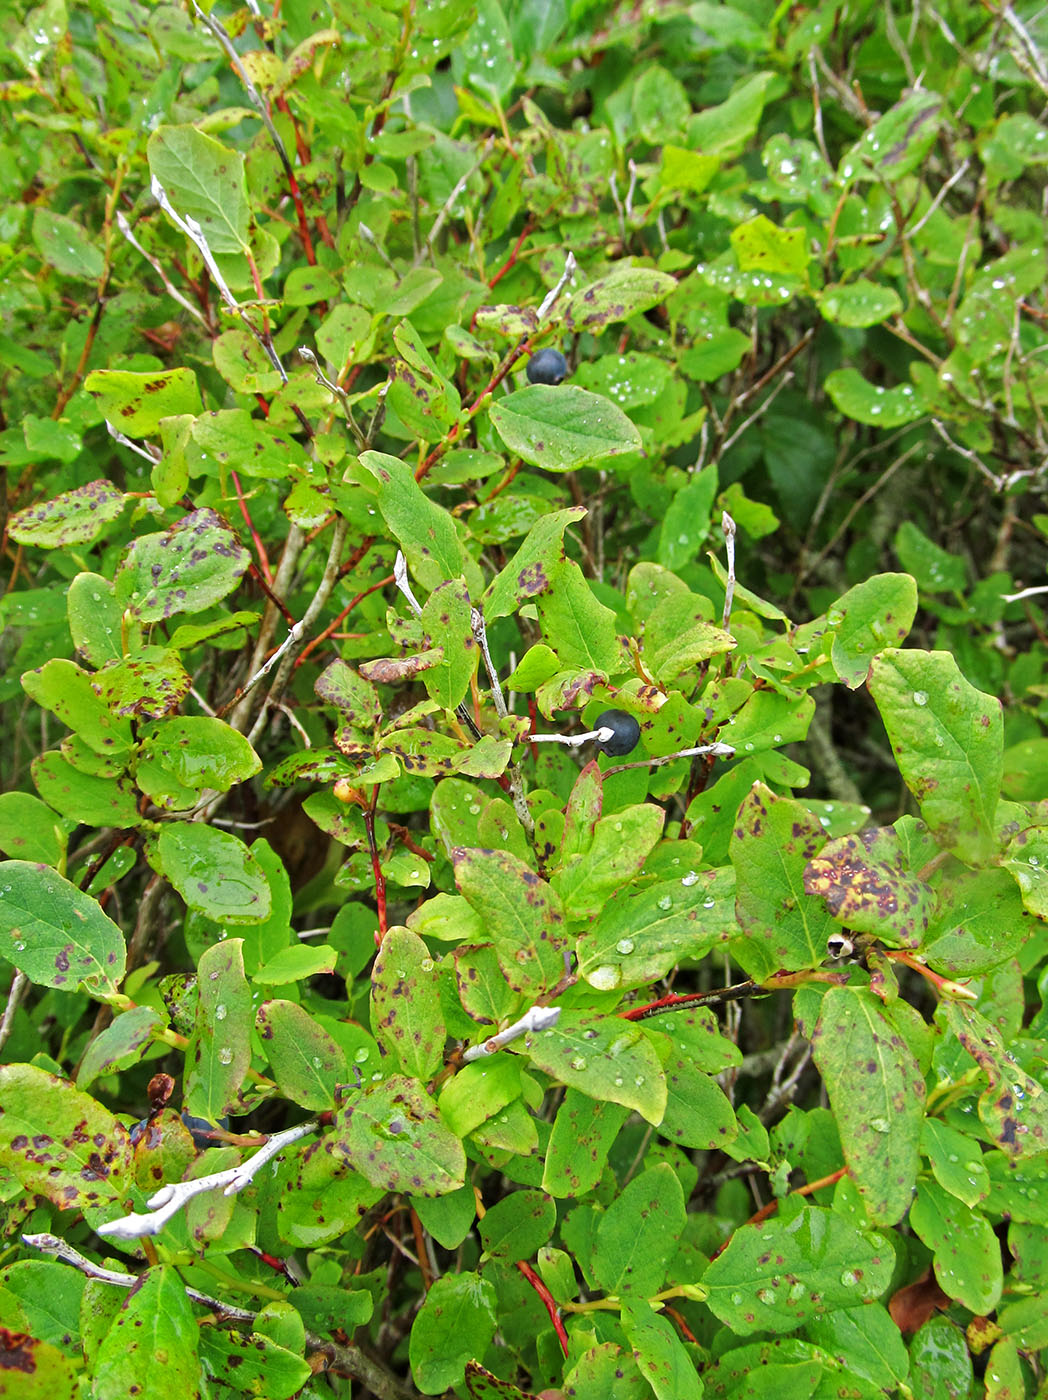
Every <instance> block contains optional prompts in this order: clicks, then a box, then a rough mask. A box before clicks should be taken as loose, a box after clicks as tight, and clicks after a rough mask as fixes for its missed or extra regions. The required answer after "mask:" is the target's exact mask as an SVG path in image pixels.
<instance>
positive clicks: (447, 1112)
mask: <svg viewBox="0 0 1048 1400" xmlns="http://www.w3.org/2000/svg"><path fill="white" fill-rule="evenodd" d="M521 1070H522V1067H521V1063H520V1061H519V1060H514V1059H512V1058H511V1057H510V1056H509V1055H495V1056H485V1057H484V1058H483V1059H482V1060H473V1061H471V1062H470V1063H469V1064H466V1065H463V1066H462V1068H461V1069H460V1070H459V1071H458V1073H457V1074H456V1075H455V1076H454V1078H452V1079H449V1080H448V1081H447V1083H446V1084H445V1085H444V1087H443V1089H441V1091H440V1098H439V1100H438V1102H439V1105H440V1116H441V1118H442V1119H443V1120H444V1122H445V1123H446V1124H447V1126H448V1127H449V1128H450V1129H451V1131H452V1132H453V1133H454V1134H455V1135H456V1137H465V1136H466V1135H467V1134H468V1133H471V1132H473V1130H474V1128H479V1127H480V1125H481V1123H484V1122H486V1120H487V1119H489V1118H492V1117H494V1115H495V1114H496V1113H498V1112H499V1110H500V1109H503V1108H505V1107H506V1105H507V1104H510V1103H512V1102H513V1100H514V1099H518V1098H520V1094H521Z"/></svg>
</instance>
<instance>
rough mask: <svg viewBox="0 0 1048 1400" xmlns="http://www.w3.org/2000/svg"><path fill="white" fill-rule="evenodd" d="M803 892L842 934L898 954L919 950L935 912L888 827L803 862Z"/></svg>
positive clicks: (843, 839)
mask: <svg viewBox="0 0 1048 1400" xmlns="http://www.w3.org/2000/svg"><path fill="white" fill-rule="evenodd" d="M804 888H805V891H806V892H807V893H808V894H815V895H819V896H820V897H821V898H822V899H824V900H825V901H826V908H827V909H828V910H829V911H830V913H831V914H832V915H833V917H834V918H835V919H836V920H837V921H838V923H841V924H843V925H844V926H845V928H848V929H854V930H856V931H857V932H859V933H872V934H875V935H876V936H877V937H878V938H880V939H881V940H882V941H883V942H885V943H889V944H893V945H894V946H896V947H901V948H917V947H920V945H921V943H922V942H923V941H924V936H925V934H926V933H927V931H928V926H929V924H930V922H931V919H932V914H933V910H934V908H935V892H934V891H933V890H932V888H931V886H930V885H928V884H926V883H925V881H923V880H922V879H921V878H920V877H919V875H917V874H915V873H914V872H913V871H912V870H910V869H909V867H908V865H907V861H906V855H905V852H904V850H903V846H902V843H901V842H900V840H899V838H898V836H897V835H896V833H895V831H894V830H893V828H892V827H890V826H870V827H866V828H864V829H863V830H862V831H857V832H855V833H853V834H849V835H848V836H839V837H837V839H836V840H835V841H830V842H828V843H827V844H826V845H825V846H824V847H823V848H822V850H821V851H820V852H819V854H818V855H817V856H813V857H812V859H811V860H810V861H809V862H808V865H807V867H806V869H805V872H804Z"/></svg>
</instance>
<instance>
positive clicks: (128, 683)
mask: <svg viewBox="0 0 1048 1400" xmlns="http://www.w3.org/2000/svg"><path fill="white" fill-rule="evenodd" d="M92 684H93V685H95V686H97V688H98V690H99V693H100V694H101V695H102V697H103V698H104V700H105V702H106V704H107V705H108V706H109V708H110V709H111V710H112V711H113V713H114V714H117V715H129V716H132V717H134V718H136V719H137V718H142V719H163V718H164V716H165V715H168V714H170V713H171V711H172V710H177V708H178V707H179V705H180V704H181V703H182V701H183V700H184V699H185V697H186V696H187V695H188V694H189V690H190V687H191V685H192V681H191V680H190V678H189V674H188V672H187V671H186V669H185V667H184V666H183V665H182V662H181V661H180V660H179V657H178V653H177V652H175V651H171V650H169V649H168V648H167V647H158V646H146V647H139V648H137V649H136V650H135V651H134V652H133V653H132V654H131V655H130V656H128V657H127V658H126V659H125V660H123V661H117V662H110V663H109V664H107V665H106V666H104V667H103V668H102V670H101V671H99V673H98V675H97V676H96V677H95V679H94V681H93V682H92Z"/></svg>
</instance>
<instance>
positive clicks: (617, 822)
mask: <svg viewBox="0 0 1048 1400" xmlns="http://www.w3.org/2000/svg"><path fill="white" fill-rule="evenodd" d="M665 820H666V814H665V812H664V811H663V809H662V808H661V807H658V806H656V804H655V803H653V802H640V803H638V804H637V805H636V806H633V807H623V808H622V809H621V810H620V811H618V812H616V813H615V815H614V816H613V817H602V818H601V819H600V820H599V821H598V822H597V823H596V826H595V827H594V830H593V842H592V844H591V845H590V847H589V849H588V850H587V851H586V853H585V855H579V856H574V857H572V858H571V859H570V860H569V859H565V860H564V862H563V864H562V867H561V870H560V872H559V873H558V874H557V875H555V876H554V877H553V887H554V889H555V890H556V891H557V893H558V894H559V895H560V897H561V899H562V900H563V901H564V912H565V914H566V916H567V917H568V918H569V919H584V918H590V917H592V916H593V915H595V914H598V913H599V912H600V910H601V909H602V908H603V907H604V905H605V904H606V902H607V900H608V898H609V896H610V895H612V894H613V893H614V892H615V891H616V890H619V889H622V888H624V887H626V886H628V884H629V881H630V879H631V878H632V877H633V876H634V875H635V874H637V872H638V871H639V870H640V869H641V867H642V866H643V864H644V862H645V860H646V859H647V857H648V855H649V854H650V852H651V851H652V850H653V849H654V847H655V845H656V843H657V842H658V840H659V837H660V836H661V835H662V828H663V825H664V823H665ZM659 897H660V898H661V900H662V904H661V906H657V907H659V908H661V909H662V910H663V911H664V912H665V911H667V909H672V908H676V909H677V910H678V911H680V910H682V909H684V908H686V907H687V906H689V905H690V904H691V903H692V901H691V899H689V897H688V896H687V894H686V893H685V892H684V890H683V889H678V890H674V891H672V892H670V891H667V890H665V889H663V890H661V892H660V896H659Z"/></svg>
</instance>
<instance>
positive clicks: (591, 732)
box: [520, 724, 615, 749]
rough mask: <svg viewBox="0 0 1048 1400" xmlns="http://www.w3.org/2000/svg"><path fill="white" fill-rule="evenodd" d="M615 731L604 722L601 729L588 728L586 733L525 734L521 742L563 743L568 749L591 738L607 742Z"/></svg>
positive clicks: (579, 745) (587, 741)
mask: <svg viewBox="0 0 1048 1400" xmlns="http://www.w3.org/2000/svg"><path fill="white" fill-rule="evenodd" d="M614 733H615V731H614V729H609V727H608V726H607V725H606V724H602V725H601V727H600V728H599V729H587V730H586V732H585V734H525V735H523V736H522V738H521V741H520V742H521V743H522V744H563V745H564V747H565V748H566V749H578V748H581V747H582V745H583V744H588V743H589V742H590V740H591V739H595V740H596V741H597V743H598V744H604V743H607V741H608V740H609V739H610V738H611V737H612V735H613V734H614Z"/></svg>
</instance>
